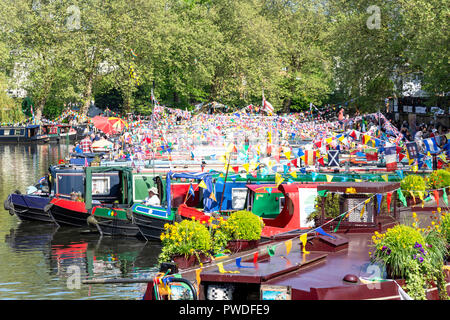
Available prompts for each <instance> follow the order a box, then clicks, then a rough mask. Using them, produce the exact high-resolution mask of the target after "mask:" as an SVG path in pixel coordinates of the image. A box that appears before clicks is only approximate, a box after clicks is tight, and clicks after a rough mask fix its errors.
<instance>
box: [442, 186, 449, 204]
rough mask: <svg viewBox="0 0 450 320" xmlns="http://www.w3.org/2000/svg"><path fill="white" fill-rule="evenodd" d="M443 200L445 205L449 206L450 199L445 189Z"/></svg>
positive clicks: (443, 190)
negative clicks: (449, 199) (449, 200)
mask: <svg viewBox="0 0 450 320" xmlns="http://www.w3.org/2000/svg"><path fill="white" fill-rule="evenodd" d="M442 200H443V201H444V203H445V205H446V206H448V198H447V192H445V188H443V189H442Z"/></svg>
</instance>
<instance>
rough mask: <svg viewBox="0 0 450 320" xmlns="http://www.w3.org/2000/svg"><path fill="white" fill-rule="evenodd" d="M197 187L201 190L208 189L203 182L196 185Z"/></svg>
mask: <svg viewBox="0 0 450 320" xmlns="http://www.w3.org/2000/svg"><path fill="white" fill-rule="evenodd" d="M198 186H199V187H200V188H203V189H208V187H207V186H206V183H205V181H203V180H202V181H200V183H199V184H198Z"/></svg>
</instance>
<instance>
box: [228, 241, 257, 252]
mask: <svg viewBox="0 0 450 320" xmlns="http://www.w3.org/2000/svg"><path fill="white" fill-rule="evenodd" d="M258 242H259V240H231V241H228V244H227V249H228V250H230V251H231V252H232V253H237V252H240V251H245V250H250V249H254V248H256V247H257V246H258Z"/></svg>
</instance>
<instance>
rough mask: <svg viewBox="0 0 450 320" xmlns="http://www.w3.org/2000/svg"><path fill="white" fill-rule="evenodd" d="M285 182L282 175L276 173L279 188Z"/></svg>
mask: <svg viewBox="0 0 450 320" xmlns="http://www.w3.org/2000/svg"><path fill="white" fill-rule="evenodd" d="M283 181H284V179H283V178H282V177H281V174H279V173H275V184H276V185H277V187H278V186H279V185H280V184H281V183H282V182H283Z"/></svg>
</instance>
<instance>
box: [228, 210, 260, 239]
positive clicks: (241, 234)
mask: <svg viewBox="0 0 450 320" xmlns="http://www.w3.org/2000/svg"><path fill="white" fill-rule="evenodd" d="M263 227H264V222H263V221H262V219H261V218H260V217H258V216H257V215H256V214H254V213H252V212H250V211H246V210H242V211H236V212H233V213H232V214H231V215H230V217H229V218H228V219H227V220H226V223H224V224H223V226H222V228H223V230H224V232H226V233H227V234H228V235H229V236H230V239H232V240H259V239H260V238H261V231H262V228H263Z"/></svg>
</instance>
